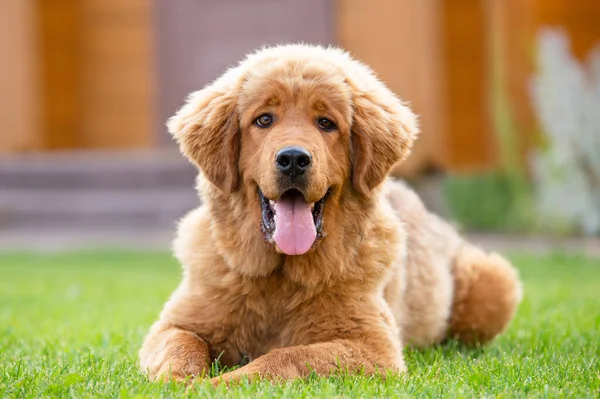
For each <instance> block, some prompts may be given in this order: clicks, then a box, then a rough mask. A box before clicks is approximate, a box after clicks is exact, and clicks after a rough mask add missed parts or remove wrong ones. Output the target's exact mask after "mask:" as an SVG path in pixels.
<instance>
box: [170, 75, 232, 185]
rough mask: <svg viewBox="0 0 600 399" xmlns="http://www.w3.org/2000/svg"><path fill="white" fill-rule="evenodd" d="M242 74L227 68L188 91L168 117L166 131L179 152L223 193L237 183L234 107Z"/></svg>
mask: <svg viewBox="0 0 600 399" xmlns="http://www.w3.org/2000/svg"><path fill="white" fill-rule="evenodd" d="M241 80H242V77H241V76H240V74H239V72H238V71H237V70H236V69H232V70H229V71H228V72H227V73H225V75H223V76H221V77H220V78H219V79H217V80H216V81H215V82H214V83H213V84H211V85H209V86H207V87H206V88H204V89H202V90H200V91H197V92H194V93H192V94H190V96H189V97H188V99H187V102H186V104H185V105H184V106H183V107H182V108H181V109H180V110H179V111H177V113H176V114H175V115H174V116H173V117H172V118H171V119H169V121H168V123H167V127H168V129H169V132H170V133H171V134H172V135H173V136H174V137H175V139H176V140H177V142H178V143H179V147H180V149H181V152H182V153H183V154H184V155H185V156H186V157H187V158H188V159H189V160H190V161H191V162H193V163H194V164H195V165H196V166H198V168H200V170H201V171H202V173H203V174H204V176H205V177H206V178H207V179H208V180H209V181H210V182H211V183H213V184H214V185H215V186H217V187H218V188H219V189H220V190H221V191H223V192H224V193H229V192H232V191H234V190H235V189H236V187H237V184H238V165H237V159H238V155H239V118H238V114H237V110H236V105H237V97H238V93H239V90H240V87H241Z"/></svg>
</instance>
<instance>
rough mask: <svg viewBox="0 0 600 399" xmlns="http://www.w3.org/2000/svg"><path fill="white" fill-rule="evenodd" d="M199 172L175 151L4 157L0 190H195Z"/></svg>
mask: <svg viewBox="0 0 600 399" xmlns="http://www.w3.org/2000/svg"><path fill="white" fill-rule="evenodd" d="M195 176H196V169H195V168H194V167H193V166H192V165H191V164H190V163H189V162H188V161H187V160H186V159H184V158H183V157H182V156H181V155H180V154H179V152H177V151H174V150H161V151H144V152H120V151H115V152H85V151H83V152H56V153H49V154H46V153H44V154H29V155H20V156H11V157H0V190H4V189H19V188H25V189H31V188H47V189H55V190H58V189H64V188H79V189H88V188H94V189H98V188H128V189H134V188H149V187H163V188H168V187H191V186H193V184H194V178H195Z"/></svg>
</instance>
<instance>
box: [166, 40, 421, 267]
mask: <svg viewBox="0 0 600 399" xmlns="http://www.w3.org/2000/svg"><path fill="white" fill-rule="evenodd" d="M168 127H169V131H170V132H171V133H172V134H173V135H174V136H175V138H176V139H177V140H178V142H179V143H180V146H181V150H182V152H183V153H184V154H185V155H186V156H187V157H188V158H189V159H190V160H191V161H192V162H194V163H195V164H196V165H197V166H198V167H199V169H200V170H201V172H202V173H203V175H204V176H205V178H206V179H207V180H208V181H210V182H211V183H212V186H211V187H213V188H214V189H218V190H220V192H221V193H222V194H224V195H235V193H237V192H240V193H242V195H246V196H251V197H253V198H247V199H248V200H249V201H248V204H249V206H252V207H253V209H254V213H255V214H256V215H258V216H259V219H260V220H261V223H262V226H257V229H261V227H262V233H263V234H264V235H265V236H266V238H267V240H268V241H269V242H271V243H273V244H274V246H275V248H276V249H277V250H278V251H280V252H283V253H285V254H287V255H301V254H303V253H306V252H308V251H309V250H310V249H311V248H314V247H315V242H317V241H318V239H319V237H322V236H324V235H325V234H326V233H327V229H328V226H327V215H328V214H330V213H331V212H333V211H334V210H335V208H337V207H339V206H340V204H341V203H342V202H343V201H344V198H343V195H342V193H346V194H344V195H353V196H357V197H369V196H371V195H372V191H373V190H374V189H375V188H376V187H377V186H379V185H380V184H381V183H382V182H383V181H384V180H385V178H386V177H387V175H388V173H389V172H390V170H391V168H392V167H393V166H394V164H396V163H397V162H399V161H401V160H402V159H404V158H405V157H406V156H407V155H408V154H409V152H410V148H411V146H412V143H413V141H414V139H415V137H416V135H417V132H418V129H417V122H416V117H415V115H414V114H413V113H412V112H411V111H410V110H409V109H408V108H407V107H406V106H405V105H404V104H403V103H402V102H401V101H400V100H399V99H398V98H397V97H396V96H395V95H394V94H393V93H392V92H391V91H390V90H389V89H387V88H386V87H385V85H384V84H383V83H381V82H380V81H379V80H378V79H377V78H376V77H375V75H374V74H373V72H372V71H371V70H370V69H369V68H368V67H367V66H365V65H363V64H361V63H359V62H358V61H355V60H353V59H352V58H351V57H350V56H349V55H348V54H347V53H345V52H343V51H342V50H339V49H334V48H327V49H326V48H322V47H315V46H305V45H287V46H279V47H274V48H267V49H263V50H260V51H258V52H257V53H254V54H251V55H249V56H248V57H247V58H246V59H245V60H244V61H242V62H241V63H240V65H238V66H237V67H235V68H232V69H230V70H229V71H227V72H226V73H225V74H224V75H223V76H221V77H220V78H219V79H217V80H216V81H215V82H214V83H213V84H211V85H209V86H208V87H206V88H204V89H203V90H200V91H198V92H195V93H193V94H192V95H191V96H190V97H189V99H188V102H187V103H186V105H185V106H184V107H183V108H182V109H181V110H180V111H179V112H178V113H177V114H176V115H175V116H174V117H173V118H171V120H170V121H169V123H168ZM213 188H210V189H213ZM244 193H246V194H244ZM348 193H350V194H348ZM324 215H325V216H324Z"/></svg>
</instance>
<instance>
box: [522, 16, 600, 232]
mask: <svg viewBox="0 0 600 399" xmlns="http://www.w3.org/2000/svg"><path fill="white" fill-rule="evenodd" d="M537 44H538V49H537V50H538V53H537V57H538V74H537V76H535V77H534V78H533V81H532V84H531V94H532V99H533V108H534V111H535V113H536V114H537V118H538V121H539V123H540V125H541V127H542V129H543V131H544V133H545V135H546V141H547V144H548V145H547V146H545V147H544V148H541V149H538V150H536V151H534V152H533V153H532V155H531V163H532V171H533V177H534V183H535V186H536V196H537V204H538V206H539V209H538V210H539V213H540V216H541V217H542V220H546V221H548V222H551V223H560V224H566V225H568V226H571V227H574V226H577V227H580V228H581V229H582V230H583V232H584V233H586V234H598V233H600V44H599V46H597V47H596V48H595V49H594V50H593V51H592V52H591V53H590V56H589V59H588V60H587V62H584V63H580V62H579V61H578V60H577V59H575V57H574V56H573V55H572V54H571V52H570V47H569V39H568V35H567V34H566V32H565V31H564V30H562V29H549V28H545V29H542V30H541V31H540V32H539V35H538V38H537Z"/></svg>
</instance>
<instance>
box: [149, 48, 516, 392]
mask: <svg viewBox="0 0 600 399" xmlns="http://www.w3.org/2000/svg"><path fill="white" fill-rule="evenodd" d="M266 111H268V112H271V113H272V114H274V115H275V122H274V124H273V126H272V127H271V128H269V129H268V130H265V129H260V128H258V127H256V126H255V125H254V124H253V121H254V120H255V119H256V118H257V117H258V116H259V115H260V114H261V113H264V112H266ZM319 117H327V118H330V119H331V120H334V121H335V123H336V124H337V130H336V131H331V132H323V131H321V130H319V129H318V127H317V126H316V124H315V120H316V119H317V118H319ZM169 129H170V131H171V132H172V134H173V135H174V136H175V138H176V139H177V140H178V142H179V143H180V146H181V150H182V152H183V153H184V154H185V155H186V156H187V157H188V158H189V159H190V160H191V161H192V162H194V163H195V164H196V165H197V166H198V168H199V169H200V171H201V173H200V175H199V179H198V190H199V192H200V195H201V197H202V199H203V202H204V205H203V206H201V207H199V208H198V209H196V210H194V211H192V212H191V213H189V214H188V215H187V216H186V217H185V218H184V219H183V220H182V221H181V224H180V226H179V231H178V234H177V238H176V240H175V243H174V248H175V254H176V256H177V258H178V259H179V260H180V262H181V264H182V265H183V270H184V275H183V281H182V282H181V284H180V286H179V287H178V288H177V290H176V291H175V292H174V293H173V295H172V296H171V298H170V299H169V301H168V302H167V304H166V305H165V308H164V310H163V311H162V313H161V315H160V318H159V320H158V321H157V322H156V323H155V324H154V325H153V326H152V328H151V330H150V333H149V334H148V336H147V338H146V340H145V342H144V344H143V347H142V349H141V351H140V358H141V366H142V367H143V368H144V369H145V370H147V371H148V372H149V374H150V376H151V377H152V378H155V377H163V378H164V377H167V378H169V377H171V376H172V377H173V378H175V379H185V378H187V377H190V376H192V377H194V376H201V375H203V374H204V373H205V372H206V371H207V370H208V367H209V364H210V362H212V361H213V360H214V359H216V358H219V360H220V362H221V363H222V364H224V365H229V366H233V365H238V364H242V363H244V362H246V361H249V363H248V364H246V365H244V366H243V367H240V368H238V369H236V370H235V371H232V372H229V373H226V374H224V375H222V376H220V377H218V378H217V379H215V380H214V381H215V382H218V381H223V380H224V381H230V380H236V379H239V378H241V377H244V378H246V377H247V378H257V377H262V378H271V379H277V378H285V379H288V378H295V377H304V376H306V375H308V374H309V373H310V371H311V370H312V371H314V372H316V373H317V374H320V375H328V374H331V373H333V372H336V371H338V370H340V369H344V370H350V371H353V370H359V369H361V370H364V371H365V372H366V373H375V372H384V371H386V370H391V371H394V372H401V371H404V370H405V369H406V366H405V364H404V361H403V356H402V346H403V343H407V344H412V345H428V344H433V343H436V342H440V341H442V340H443V339H445V338H446V337H449V336H454V337H457V338H458V339H462V340H464V341H466V342H469V343H473V342H486V341H489V340H491V339H492V338H494V337H495V336H497V335H498V334H499V333H500V332H501V331H503V330H504V329H505V328H506V326H507V324H508V323H509V321H510V319H511V317H512V315H513V314H514V312H515V309H516V307H517V305H518V303H519V301H520V295H521V293H520V283H519V280H518V277H517V274H516V272H515V270H514V269H513V268H512V266H511V265H510V264H509V263H508V262H507V261H506V260H505V259H503V258H501V257H500V256H499V255H494V254H492V255H489V254H486V253H485V252H483V251H482V250H480V249H478V248H475V247H473V246H471V245H470V244H468V243H466V242H465V241H464V240H463V239H462V238H461V237H460V236H459V235H458V234H457V232H456V231H455V230H454V229H453V228H452V227H451V226H450V225H449V224H447V223H446V222H444V221H442V220H440V219H439V218H437V217H436V216H435V215H432V214H430V213H429V212H428V211H427V210H426V209H425V208H424V207H423V205H422V203H421V201H420V200H419V198H418V197H417V196H416V195H415V194H414V193H413V192H412V191H411V190H410V189H408V188H407V187H406V186H404V185H403V184H402V183H399V182H392V181H387V182H386V178H387V175H388V173H389V172H390V169H391V168H392V166H393V165H394V164H396V163H397V162H399V161H401V160H402V159H403V158H405V157H406V156H407V155H408V153H409V151H410V148H411V145H412V143H413V141H414V140H415V138H416V136H417V133H418V129H417V121H416V117H415V116H414V114H413V113H412V112H411V111H410V109H409V108H408V107H407V106H406V105H404V104H403V103H402V102H400V101H399V100H398V99H397V98H396V96H395V95H394V94H393V93H392V92H391V91H390V90H388V89H387V88H386V87H385V86H384V85H383V84H382V83H381V82H380V81H379V80H378V79H377V78H376V77H375V76H374V74H373V73H372V72H371V70H370V69H369V68H368V67H366V66H365V65H363V64H361V63H359V62H357V61H355V60H353V59H352V58H351V57H350V56H348V55H347V54H346V53H345V52H343V51H341V50H339V49H332V48H329V49H325V48H321V47H313V46H304V45H288V46H279V47H274V48H268V49H263V50H261V51H258V52H257V53H254V54H251V55H249V56H248V57H247V58H246V59H245V60H244V61H243V62H241V63H240V64H239V65H238V66H236V67H234V68H232V69H230V70H229V71H227V72H226V73H225V74H224V75H223V76H221V77H220V78H219V79H217V80H216V81H215V82H214V83H213V84H211V85H209V86H208V87H206V88H205V89H203V90H200V91H198V92H196V93H193V94H192V95H191V96H190V98H189V99H188V102H187V103H186V105H185V106H184V107H183V108H182V109H181V110H180V111H179V112H178V113H177V114H176V115H175V116H174V117H173V118H172V119H171V120H170V121H169ZM288 145H302V146H304V147H305V148H307V149H309V150H310V151H311V153H312V155H313V164H312V166H311V170H310V174H309V177H307V179H308V180H307V181H308V184H307V185H306V189H305V191H304V196H305V198H306V199H307V200H308V201H309V202H314V201H318V200H319V199H320V198H322V197H323V196H324V195H325V193H326V192H328V191H329V196H328V197H327V198H328V199H327V201H326V204H325V207H324V216H323V231H324V233H325V234H324V236H323V237H322V238H320V239H318V240H317V242H316V243H315V245H314V246H313V248H312V249H311V250H310V251H309V252H308V253H306V254H304V255H297V256H287V255H284V254H282V253H281V251H279V250H278V248H277V246H276V245H274V244H273V243H271V242H269V241H267V240H265V235H264V234H263V231H262V230H261V209H260V206H259V200H258V197H257V190H258V187H260V189H261V190H262V192H263V193H264V194H265V196H266V197H267V198H273V199H276V198H277V197H278V196H279V195H281V194H282V193H281V189H280V188H279V186H278V183H277V179H276V177H275V171H274V167H273V158H274V154H275V152H276V151H277V150H278V149H280V148H282V147H283V146H288Z"/></svg>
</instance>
